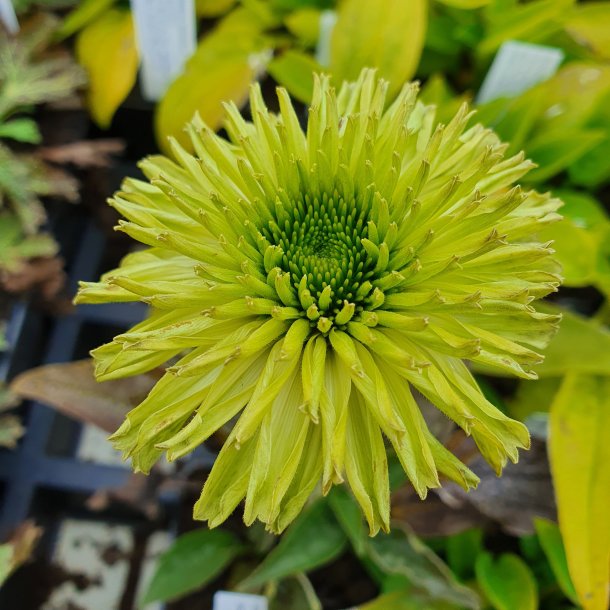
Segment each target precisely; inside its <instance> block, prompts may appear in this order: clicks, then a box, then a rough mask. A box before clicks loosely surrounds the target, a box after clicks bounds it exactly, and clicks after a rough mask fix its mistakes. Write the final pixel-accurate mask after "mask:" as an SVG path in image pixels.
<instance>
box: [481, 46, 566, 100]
mask: <svg viewBox="0 0 610 610" xmlns="http://www.w3.org/2000/svg"><path fill="white" fill-rule="evenodd" d="M563 58H564V54H563V51H562V50H561V49H557V48H555V47H545V46H542V45H539V44H530V43H527V42H517V41H516V40H510V41H508V42H505V43H504V44H503V45H502V46H501V47H500V50H499V51H498V53H497V55H496V57H495V59H494V60H493V63H492V64H491V68H490V69H489V72H488V73H487V76H486V77H485V80H484V81H483V84H482V85H481V89H480V90H479V93H478V95H477V98H476V102H477V104H484V103H485V102H490V101H491V100H495V99H497V98H499V97H515V96H517V95H519V94H520V93H523V92H524V91H527V90H528V89H531V88H532V87H533V86H534V85H537V84H538V83H541V82H543V81H545V80H547V79H548V78H550V77H551V76H553V74H555V72H556V71H557V68H559V65H560V64H561V62H562V61H563Z"/></svg>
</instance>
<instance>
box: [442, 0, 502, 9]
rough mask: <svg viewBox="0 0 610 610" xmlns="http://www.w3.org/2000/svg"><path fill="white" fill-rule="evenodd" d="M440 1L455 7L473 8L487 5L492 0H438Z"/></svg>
mask: <svg viewBox="0 0 610 610" xmlns="http://www.w3.org/2000/svg"><path fill="white" fill-rule="evenodd" d="M438 2H440V3H441V4H446V5H447V6H453V7H454V8H463V9H473V8H481V7H482V6H487V5H488V4H491V2H492V0H438Z"/></svg>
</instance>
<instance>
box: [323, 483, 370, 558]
mask: <svg viewBox="0 0 610 610" xmlns="http://www.w3.org/2000/svg"><path fill="white" fill-rule="evenodd" d="M328 503H329V504H330V507H331V508H332V510H333V513H334V514H335V517H336V518H337V521H338V522H339V524H340V525H341V527H342V528H343V531H344V532H345V534H346V535H347V537H348V538H349V540H350V542H351V544H352V547H353V549H354V552H355V553H356V555H358V557H361V556H362V555H364V552H365V547H366V540H367V531H366V526H365V524H364V520H363V519H362V511H361V510H360V507H359V506H358V504H357V503H356V502H355V501H354V499H353V498H352V496H351V495H350V494H349V493H348V492H347V491H346V490H345V488H344V487H334V488H333V490H332V491H331V492H330V494H329V495H328Z"/></svg>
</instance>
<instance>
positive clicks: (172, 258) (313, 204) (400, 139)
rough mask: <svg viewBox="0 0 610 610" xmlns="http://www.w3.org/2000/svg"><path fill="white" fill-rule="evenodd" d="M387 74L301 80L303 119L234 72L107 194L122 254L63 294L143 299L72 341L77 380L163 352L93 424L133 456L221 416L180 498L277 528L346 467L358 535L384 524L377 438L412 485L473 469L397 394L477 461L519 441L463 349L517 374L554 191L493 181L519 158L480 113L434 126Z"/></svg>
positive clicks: (197, 437)
mask: <svg viewBox="0 0 610 610" xmlns="http://www.w3.org/2000/svg"><path fill="white" fill-rule="evenodd" d="M417 93H418V88H417V85H415V84H410V85H406V86H405V87H404V88H403V90H402V92H401V93H400V94H399V95H398V97H397V98H396V99H395V100H394V101H393V102H392V103H391V104H389V105H388V101H387V99H386V83H385V82H383V81H381V80H378V79H377V78H376V76H375V73H374V72H373V71H371V70H365V71H363V72H362V74H361V76H360V78H359V80H358V81H357V82H355V83H347V84H344V85H343V86H342V87H341V89H340V91H339V92H338V93H336V92H335V90H334V89H333V87H332V86H331V84H330V83H329V79H328V78H327V77H324V76H322V77H317V78H316V80H315V90H314V95H313V101H312V103H311V106H310V108H309V113H308V118H307V129H306V131H305V132H304V131H303V129H302V128H301V125H300V123H299V118H298V116H297V114H296V113H295V110H294V109H293V107H292V104H291V102H290V99H289V96H288V94H287V92H286V91H285V90H283V89H278V100H279V109H280V110H279V113H278V114H277V115H276V114H273V113H271V112H270V111H269V110H268V108H267V107H266V105H265V103H264V101H263V98H262V96H261V92H260V89H259V87H258V85H254V86H253V87H252V92H251V96H250V111H251V115H252V122H248V121H246V120H245V119H244V118H243V117H242V116H241V114H240V113H239V111H238V109H237V108H236V107H235V106H234V105H233V104H229V105H227V107H226V113H227V118H226V132H227V134H228V138H229V139H228V141H227V140H226V139H224V138H222V137H220V136H218V135H216V134H215V133H214V132H213V131H212V130H210V129H209V128H208V127H207V126H206V125H205V124H203V122H202V121H201V120H200V119H199V118H197V117H196V118H195V119H194V120H193V121H192V122H191V123H190V124H189V125H188V126H187V130H188V133H189V135H190V139H191V141H192V146H193V150H194V153H193V154H190V153H189V152H187V151H185V150H184V149H183V148H181V147H180V146H179V145H178V144H177V143H176V142H172V150H173V155H174V158H175V161H172V160H170V159H168V158H165V157H161V156H157V157H150V158H147V159H145V160H144V161H142V163H141V168H142V171H143V172H144V174H145V175H146V177H147V178H148V181H147V182H145V181H140V180H135V179H127V180H126V181H125V182H124V185H123V187H122V191H120V192H119V193H117V194H116V195H115V197H114V199H113V200H112V201H111V204H112V205H113V206H114V207H115V208H116V209H117V210H118V211H119V212H120V213H121V214H122V215H123V216H124V217H125V218H126V219H127V221H121V223H120V227H119V228H120V230H122V231H124V232H125V233H127V234H129V235H130V236H131V237H133V238H134V239H136V240H137V241H139V242H141V243H143V244H146V246H148V248H146V249H144V250H141V251H137V252H135V253H133V254H129V255H128V256H127V257H125V259H124V260H123V261H122V262H121V265H120V267H119V268H118V269H115V270H114V271H111V272H110V273H107V274H106V275H104V276H103V277H102V278H101V281H100V282H99V283H87V282H83V283H82V285H81V289H80V292H79V294H78V297H77V302H79V303H101V302H107V301H143V302H145V303H148V304H149V305H150V309H151V313H150V317H149V318H148V319H147V320H145V321H144V322H142V323H140V324H138V325H137V326H135V327H133V328H132V329H131V330H129V331H128V332H126V333H124V334H121V335H119V336H117V337H116V338H115V339H114V341H113V342H112V343H109V344H107V345H104V346H102V347H100V348H98V349H96V350H95V351H94V352H93V356H94V358H95V361H96V374H97V377H98V379H99V380H107V379H115V378H118V377H124V376H127V375H134V374H137V373H142V372H145V371H148V370H151V369H153V368H155V367H158V366H159V365H162V364H164V363H167V362H168V361H169V362H170V364H171V366H169V368H167V371H166V373H165V374H164V375H163V377H162V378H161V379H160V380H159V381H158V383H157V384H156V386H155V387H154V389H153V390H152V391H151V392H150V394H149V395H148V397H147V398H146V399H145V400H144V401H143V402H142V403H141V404H140V405H139V406H137V407H136V408H135V409H133V410H132V411H131V412H130V413H129V414H128V415H127V418H126V420H125V422H124V424H123V425H122V426H121V427H120V428H119V430H118V431H117V432H116V433H115V434H114V435H113V436H112V439H113V442H114V444H115V446H116V447H117V448H119V449H120V450H122V451H123V452H124V455H125V456H126V457H130V458H131V460H132V463H133V466H134V468H135V469H136V470H138V471H143V472H148V471H149V469H150V468H151V466H152V465H153V464H154V463H155V462H156V461H157V460H158V459H159V457H160V456H161V455H162V454H163V453H166V454H167V457H168V459H170V460H173V459H176V458H179V457H181V456H184V455H186V454H188V453H189V452H191V451H192V450H193V449H194V448H195V447H197V446H198V445H200V444H201V443H203V442H204V441H205V440H206V439H207V438H208V437H209V436H210V435H211V434H213V433H214V432H216V431H217V430H218V429H219V428H221V427H222V426H225V425H226V424H229V423H232V424H233V425H232V429H231V431H230V434H229V436H228V438H227V440H226V441H225V443H224V446H223V448H222V450H221V451H220V454H219V455H218V458H217V460H216V462H215V464H214V467H213V468H212V471H211V473H210V475H209V477H208V479H207V481H206V483H205V486H204V488H203V492H202V495H201V498H200V500H199V501H198V502H197V504H196V505H195V512H194V514H195V517H196V518H198V519H204V520H207V521H208V522H209V524H210V526H216V525H218V524H220V523H221V522H223V521H224V520H225V519H226V518H227V517H228V516H229V515H230V514H231V512H232V511H233V510H234V509H235V508H236V507H237V505H238V504H239V503H240V502H241V501H242V500H244V498H245V509H244V519H245V522H246V523H247V524H251V523H252V522H253V521H254V520H256V519H260V520H261V521H263V522H264V523H265V524H266V525H267V527H268V528H269V529H270V530H272V531H276V532H280V531H282V530H283V529H284V528H285V527H286V526H287V525H288V524H289V523H290V522H291V521H292V520H293V519H294V518H295V517H296V516H297V515H298V513H299V512H300V510H301V509H302V507H303V506H304V504H305V502H306V501H307V499H308V497H309V496H310V494H311V493H312V492H313V490H314V489H315V488H316V487H317V486H318V485H319V484H321V489H322V491H323V492H324V493H326V492H328V491H329V490H330V489H331V487H332V486H333V485H335V484H339V483H343V482H346V483H347V484H348V485H349V487H350V488H351V490H352V492H353V495H354V496H355V498H356V499H357V501H358V503H359V504H360V506H361V507H362V511H363V513H364V515H365V517H366V519H367V521H368V523H369V525H370V529H371V533H376V532H377V531H378V530H379V529H380V528H381V529H383V530H387V529H388V527H389V513H390V509H389V484H388V466H387V455H386V452H387V450H389V447H390V446H391V448H392V450H393V451H394V452H395V454H396V456H397V457H398V459H399V460H400V463H401V464H402V467H403V468H404V470H405V472H406V474H407V475H408V477H409V479H410V481H411V483H412V484H413V486H414V488H415V489H416V490H417V492H418V494H419V495H420V496H421V497H422V498H423V497H425V495H426V493H427V490H428V489H429V488H433V487H438V486H439V485H440V482H439V476H440V475H442V476H443V477H445V478H447V479H451V480H452V481H455V482H457V483H458V484H459V485H461V486H463V487H464V488H466V489H468V488H470V487H473V486H475V485H476V484H477V482H478V479H477V477H476V475H474V474H473V473H472V472H471V471H470V470H469V469H468V468H467V467H466V466H465V465H464V464H462V463H461V462H460V461H459V460H458V459H457V458H456V457H455V456H454V455H453V454H452V453H451V452H450V451H448V450H447V449H446V448H445V447H444V446H443V445H442V444H441V443H440V442H439V441H438V440H437V439H436V438H435V437H434V436H433V435H432V434H431V433H430V431H429V429H428V426H427V425H426V422H425V420H424V418H423V417H422V413H421V412H420V409H419V407H418V403H417V396H418V393H419V394H422V395H423V396H425V397H426V398H427V399H428V400H429V401H431V402H432V403H433V404H434V405H435V406H436V407H437V408H438V409H439V410H440V411H442V412H443V413H444V414H445V415H447V416H448V417H449V418H451V419H452V420H454V421H455V422H456V423H457V424H458V425H459V426H460V427H461V428H462V429H463V430H464V431H466V432H467V433H468V434H470V435H472V437H473V439H474V441H475V442H476V444H477V446H478V447H479V450H480V451H481V453H482V454H483V456H484V457H485V459H486V460H487V461H488V462H489V463H490V464H491V466H492V467H493V468H494V469H495V470H496V471H497V472H498V473H499V472H500V471H501V469H502V467H503V466H504V465H505V463H506V460H507V458H509V459H511V460H512V461H516V460H517V458H518V448H524V447H527V446H528V445H529V436H528V432H527V429H526V428H525V427H524V426H523V424H521V423H519V422H517V421H514V420H512V419H510V418H508V417H507V416H506V415H504V414H503V413H501V412H500V411H498V409H496V407H494V406H493V405H492V404H491V403H490V402H489V401H488V400H487V399H486V398H485V397H484V396H483V394H482V393H481V391H480V389H479V387H478V386H477V383H476V381H475V380H474V378H473V376H472V374H471V373H470V371H469V369H468V367H467V365H466V364H465V362H464V361H465V360H471V361H475V362H478V363H482V364H485V365H489V366H491V367H494V368H496V369H498V370H499V371H502V372H504V373H510V374H515V375H517V376H519V377H523V378H526V379H532V378H534V377H535V376H536V375H535V372H534V371H533V369H532V367H533V366H534V365H535V364H536V363H538V362H540V361H541V359H542V357H541V356H540V354H539V353H538V351H539V350H540V349H541V348H543V347H544V346H545V345H546V344H547V342H548V340H549V338H550V337H551V335H552V334H553V332H554V330H555V327H556V325H557V322H558V320H557V317H556V316H550V315H546V314H544V313H539V312H536V310H535V309H534V308H533V307H532V302H533V301H534V300H535V299H538V298H540V297H543V296H545V295H546V294H548V293H550V292H553V291H555V290H556V289H557V286H558V285H559V282H560V278H559V276H558V275H557V273H558V269H557V264H556V262H555V261H554V260H553V258H552V256H551V254H552V250H551V249H549V247H548V244H543V243H539V242H537V241H536V238H535V234H536V232H537V231H538V230H539V229H540V228H541V227H542V226H544V225H545V224H546V223H549V222H551V221H554V220H556V219H558V218H559V216H558V215H557V214H556V209H557V208H558V207H559V205H560V202H559V201H558V200H557V199H553V198H551V197H550V196H548V195H541V194H538V193H536V192H534V191H527V190H526V191H524V190H522V189H521V188H520V187H518V186H513V184H514V182H515V181H517V180H519V179H520V178H521V177H522V176H523V175H524V174H525V173H526V172H527V171H528V170H529V169H530V168H531V167H532V164H531V163H530V162H529V161H527V160H524V157H523V156H522V155H517V156H513V157H510V158H505V157H504V152H505V151H506V145H505V144H502V143H501V142H500V141H499V139H498V137H497V136H496V135H495V134H494V133H493V132H492V131H490V130H489V129H485V128H483V127H482V126H480V125H475V126H474V127H468V124H469V120H470V117H471V115H470V114H469V112H468V109H467V108H466V107H463V108H462V109H461V110H460V111H459V112H458V113H457V115H456V116H455V117H454V118H453V119H452V120H451V121H450V122H449V123H448V124H447V125H440V124H437V122H436V121H435V109H434V108H433V107H431V106H425V105H424V104H423V103H421V102H420V101H418V99H417Z"/></svg>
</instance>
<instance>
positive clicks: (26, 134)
mask: <svg viewBox="0 0 610 610" xmlns="http://www.w3.org/2000/svg"><path fill="white" fill-rule="evenodd" d="M0 138H11V139H12V140H17V142H26V143H27V144H40V142H41V141H42V136H41V135H40V131H39V130H38V125H36V121H33V120H32V119H26V118H23V119H13V120H12V121H9V122H8V123H2V124H0Z"/></svg>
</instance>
